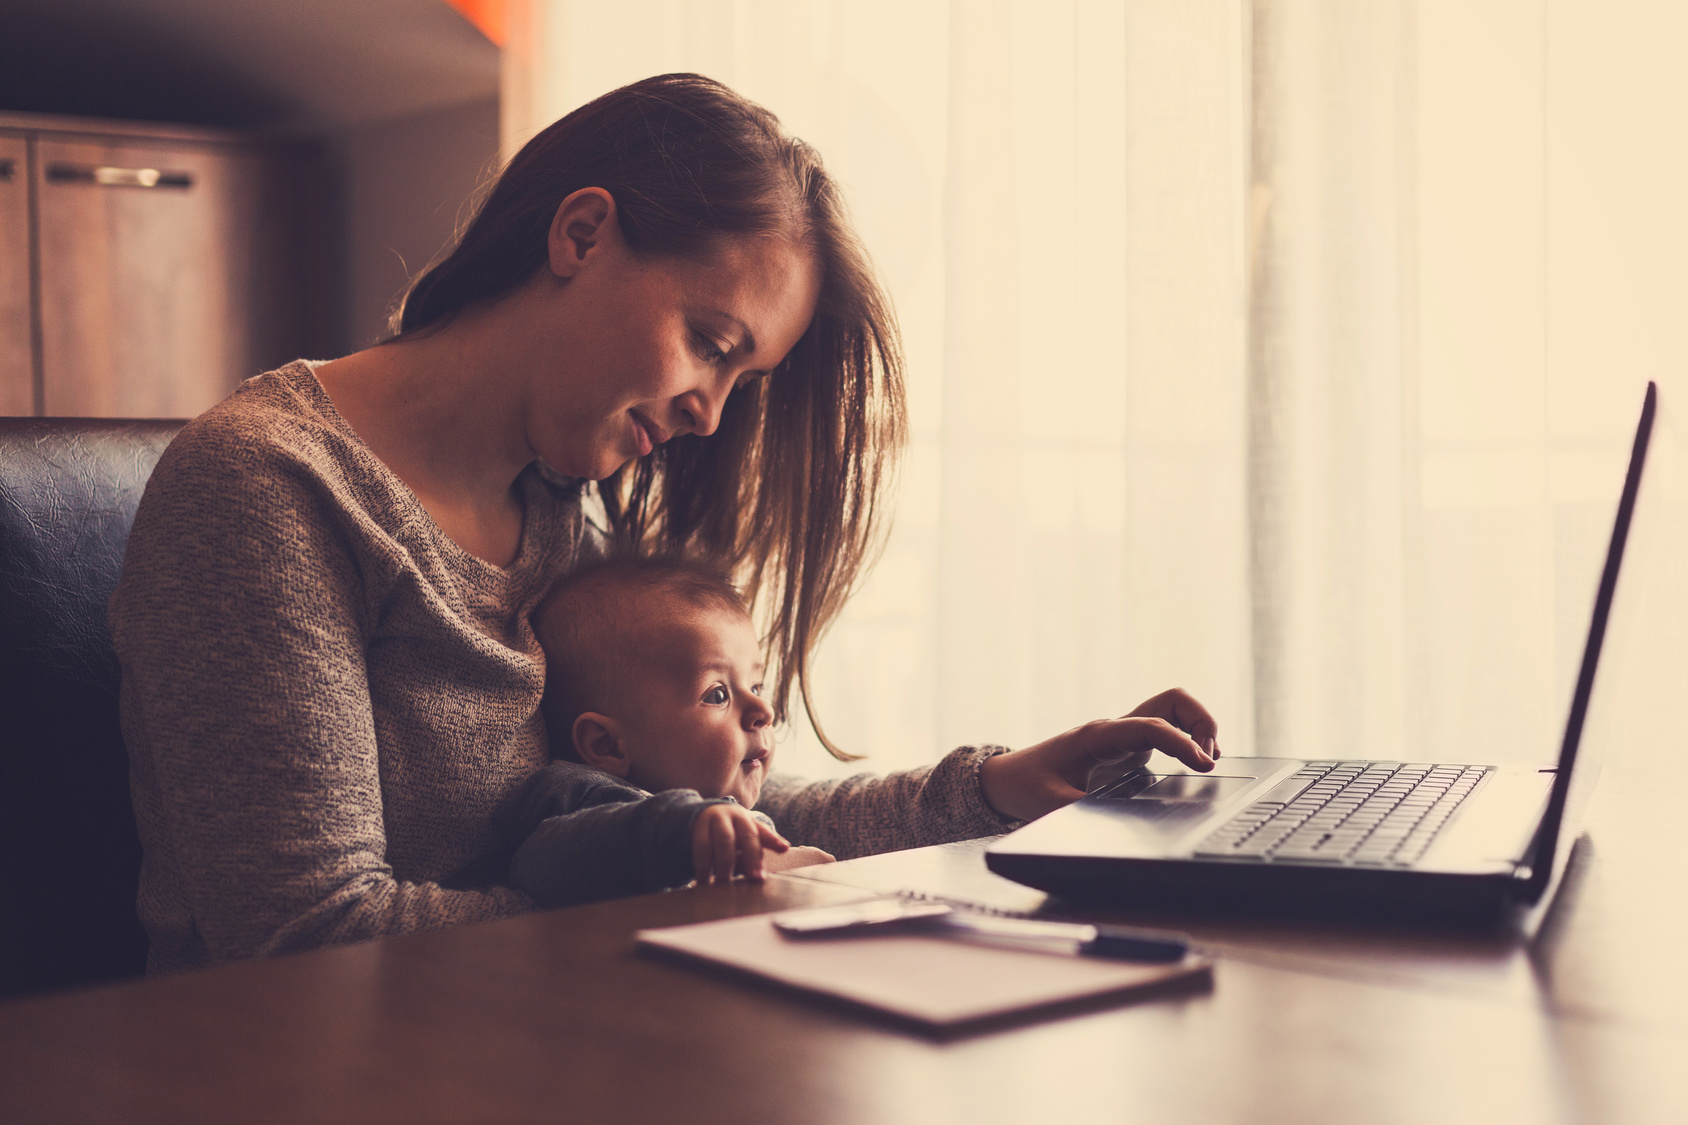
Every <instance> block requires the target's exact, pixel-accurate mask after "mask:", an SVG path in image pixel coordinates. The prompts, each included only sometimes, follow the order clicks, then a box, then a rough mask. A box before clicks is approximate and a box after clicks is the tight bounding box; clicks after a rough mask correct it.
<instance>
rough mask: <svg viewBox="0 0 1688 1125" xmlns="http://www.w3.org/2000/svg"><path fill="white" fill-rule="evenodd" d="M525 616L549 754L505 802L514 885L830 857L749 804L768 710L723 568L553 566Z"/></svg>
mask: <svg viewBox="0 0 1688 1125" xmlns="http://www.w3.org/2000/svg"><path fill="white" fill-rule="evenodd" d="M534 620H535V628H536V630H537V632H538V635H539V642H540V644H541V645H542V646H543V647H544V649H545V657H546V669H547V670H546V684H545V697H544V701H543V703H542V704H541V706H542V709H543V711H544V715H545V721H546V725H547V727H548V729H549V732H550V739H551V753H552V757H553V761H552V763H551V764H550V765H549V766H547V767H546V768H545V769H544V770H542V771H541V772H540V773H539V774H537V775H536V776H535V777H534V778H533V779H532V780H531V781H529V782H528V783H527V785H526V786H524V787H523V789H522V790H521V791H520V793H519V794H518V795H517V799H516V801H515V803H514V806H513V807H512V809H511V810H510V811H511V814H512V817H511V825H512V829H513V831H512V835H513V836H515V837H516V838H517V839H520V841H521V842H520V846H519V847H518V848H517V849H516V853H515V858H514V860H513V861H512V864H511V882H512V884H513V885H514V886H516V887H517V888H519V889H521V890H523V891H525V892H526V893H528V894H529V895H531V896H533V898H534V899H535V900H536V901H538V902H539V903H540V905H542V906H559V905H563V904H565V903H578V902H591V901H595V900H597V899H603V898H613V897H615V896H618V895H628V894H638V893H640V892H644V891H652V890H659V889H662V888H664V887H672V886H678V885H680V884H683V883H687V882H689V881H691V880H693V879H695V880H697V881H698V882H700V883H708V882H712V881H723V882H724V881H726V880H728V879H731V878H733V877H734V876H735V875H739V876H744V877H747V878H752V879H760V878H762V877H763V875H764V874H765V873H766V872H768V871H774V870H784V869H786V868H791V867H800V866H803V865H806V864H812V863H826V862H830V861H831V859H832V857H831V856H830V855H828V854H827V853H826V852H823V851H821V850H820V849H818V848H801V847H799V848H794V847H792V846H791V845H790V844H789V843H788V842H787V841H786V840H785V838H784V837H782V836H781V835H780V834H779V832H778V831H776V830H775V828H774V824H773V822H772V821H771V820H769V819H768V818H767V817H766V816H763V815H762V814H761V813H754V812H752V811H750V810H751V809H752V808H753V807H754V806H755V804H756V800H757V797H758V795H759V794H760V792H761V789H762V782H763V780H764V779H765V778H766V777H767V776H768V767H769V765H770V764H771V762H772V761H773V754H774V741H773V731H772V723H773V719H774V713H773V709H772V708H770V707H769V706H768V704H767V703H765V702H764V701H763V700H762V697H761V691H762V668H763V662H762V652H761V646H760V645H759V644H758V643H757V638H756V630H755V627H754V626H753V625H752V624H751V620H750V615H749V613H748V612H746V610H745V606H744V602H743V600H742V599H741V598H740V597H739V594H738V591H737V590H735V589H734V588H733V586H732V583H730V582H729V581H728V580H727V579H726V578H725V576H723V575H721V574H719V573H716V572H714V571H712V570H710V569H709V568H708V567H706V566H704V565H702V564H699V563H694V562H690V561H685V560H677V559H673V558H662V559H648V558H647V559H640V558H622V559H614V560H610V561H607V562H603V563H598V564H594V565H590V566H587V567H585V568H582V569H580V570H577V571H575V572H574V573H572V574H570V575H569V576H567V577H566V578H564V579H563V580H562V581H561V582H560V583H559V584H558V585H557V587H556V588H555V589H554V590H552V591H551V593H550V594H549V595H547V597H546V599H545V601H544V602H543V603H542V604H541V605H540V608H539V610H538V611H537V612H536V613H535V615H534ZM514 842H515V840H512V843H514Z"/></svg>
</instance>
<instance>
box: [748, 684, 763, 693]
mask: <svg viewBox="0 0 1688 1125" xmlns="http://www.w3.org/2000/svg"><path fill="white" fill-rule="evenodd" d="M750 694H751V695H761V694H762V685H761V684H751V685H750Z"/></svg>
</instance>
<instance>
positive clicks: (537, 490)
mask: <svg viewBox="0 0 1688 1125" xmlns="http://www.w3.org/2000/svg"><path fill="white" fill-rule="evenodd" d="M327 362H328V361H327V360H320V359H301V360H295V361H294V362H293V363H290V364H288V365H287V366H286V367H284V368H281V372H283V373H287V374H289V375H291V376H293V378H292V379H290V381H291V382H292V383H293V384H294V385H295V387H297V388H298V389H299V390H300V391H301V392H302V393H303V394H304V395H305V396H306V398H307V399H308V400H309V401H310V403H311V405H312V407H313V408H314V409H315V410H316V411H317V412H318V413H320V414H321V415H322V416H323V417H324V419H325V420H326V421H328V422H329V423H330V424H332V425H333V427H334V429H335V430H336V431H337V432H339V433H340V435H341V436H342V437H343V438H344V439H345V440H346V441H347V443H348V444H349V445H350V446H351V447H352V450H353V451H354V453H355V454H356V455H357V457H358V458H359V460H360V461H361V462H362V464H363V467H364V468H365V469H366V470H367V471H369V472H371V473H373V474H374V475H375V476H376V477H378V478H379V479H380V480H381V482H382V484H383V485H384V486H385V487H386V488H387V489H388V490H389V491H390V492H391V493H392V495H393V496H394V497H395V498H397V499H398V501H399V502H400V503H401V504H402V505H403V507H404V509H405V518H406V519H408V520H411V521H414V522H416V523H419V524H420V525H421V526H422V528H423V529H424V530H425V531H426V532H427V535H428V537H429V538H430V539H431V540H433V541H434V543H435V544H436V545H437V546H438V547H439V549H440V550H441V551H442V552H444V553H445V554H446V555H447V556H448V557H449V559H450V560H451V562H452V565H453V566H454V567H455V568H457V569H458V570H459V571H460V572H464V571H466V572H468V573H470V574H474V575H477V576H479V577H482V578H487V579H493V580H497V581H502V582H509V581H513V580H514V581H520V580H522V579H524V578H526V577H528V576H529V575H531V574H533V573H534V572H535V570H536V569H537V566H538V563H539V555H540V553H541V547H542V545H541V544H540V543H539V541H538V540H539V538H540V537H539V535H538V529H537V527H536V523H537V522H538V521H537V519H536V512H537V511H538V510H543V508H544V500H545V496H544V495H543V494H544V492H545V491H546V484H545V482H544V481H543V480H542V479H541V478H540V476H539V473H538V472H537V471H536V469H535V466H534V465H529V466H527V468H525V469H523V470H522V472H521V475H520V476H518V477H517V478H516V483H517V485H519V492H518V495H519V496H520V497H521V501H522V530H521V534H520V536H519V537H518V538H517V540H516V557H515V558H514V559H512V560H510V565H509V566H499V565H498V564H497V563H493V562H489V561H487V560H486V559H483V558H481V557H480V556H479V555H477V554H474V553H473V552H471V551H469V550H467V549H465V548H464V547H463V546H462V544H460V543H458V542H457V540H455V539H453V538H452V537H451V536H449V535H447V534H446V533H445V529H444V528H442V527H441V526H440V525H439V523H438V522H436V521H435V519H434V516H433V513H432V512H430V511H428V506H427V505H426V504H424V503H422V498H421V497H420V496H418V495H416V490H415V489H413V488H411V487H410V485H409V484H407V483H406V482H405V479H404V478H403V477H401V476H399V475H398V473H396V472H394V471H393V469H392V466H390V465H388V464H387V463H386V462H385V461H383V460H381V458H380V457H378V456H376V454H375V451H374V450H373V449H371V448H370V447H369V445H368V443H367V442H365V441H364V440H363V438H362V437H361V436H359V434H358V432H357V430H355V429H353V428H352V424H351V423H350V422H348V421H346V419H345V417H344V416H343V415H342V414H341V413H340V410H339V408H338V407H337V406H335V405H334V399H333V397H332V396H331V395H330V394H329V393H328V388H326V387H324V386H323V385H322V381H321V380H320V379H318V378H317V376H316V369H317V368H318V367H321V366H322V365H323V364H325V363H327Z"/></svg>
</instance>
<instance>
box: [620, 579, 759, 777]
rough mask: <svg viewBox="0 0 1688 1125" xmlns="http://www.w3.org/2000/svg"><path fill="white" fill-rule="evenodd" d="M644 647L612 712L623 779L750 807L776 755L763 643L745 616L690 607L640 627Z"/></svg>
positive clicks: (633, 663) (633, 664) (633, 662)
mask: <svg viewBox="0 0 1688 1125" xmlns="http://www.w3.org/2000/svg"><path fill="white" fill-rule="evenodd" d="M641 639H642V640H643V641H644V645H645V651H643V652H641V653H639V656H638V659H637V660H635V661H632V662H631V664H632V673H631V675H632V682H630V683H628V684H626V685H624V687H625V690H624V691H623V692H622V693H621V697H622V698H623V699H624V700H626V701H627V704H628V705H627V706H623V707H621V708H619V710H620V711H621V712H622V714H620V715H618V716H617V719H618V721H619V723H620V726H621V729H622V735H623V743H622V747H623V752H624V753H625V754H626V755H627V758H628V761H629V763H630V772H629V775H628V779H629V780H630V781H632V782H633V783H634V784H635V785H638V786H640V787H641V788H644V789H649V790H650V791H652V792H653V793H654V792H659V791H661V790H664V789H696V790H697V791H698V792H699V793H701V794H702V795H703V796H705V797H732V798H733V799H734V800H736V801H737V802H738V803H739V804H741V805H743V806H744V807H745V808H747V809H748V808H752V807H754V806H755V804H756V799H757V797H758V796H759V795H760V794H761V792H762V782H763V780H764V779H765V778H766V777H767V776H768V766H769V764H770V763H771V762H772V760H773V754H774V738H773V729H772V724H773V720H774V713H773V710H772V709H771V708H769V706H768V705H767V704H766V703H764V702H763V701H762V697H761V692H762V652H761V648H760V646H758V645H757V643H756V631H755V630H754V629H753V628H752V627H751V625H750V622H749V621H748V620H747V619H746V618H744V617H742V616H740V615H739V614H736V613H730V612H728V611H726V610H696V609H689V610H687V611H686V612H685V613H683V614H681V615H679V616H677V617H674V618H669V619H666V620H664V621H662V622H660V623H656V624H653V625H651V626H649V627H647V628H646V629H644V630H642V636H641Z"/></svg>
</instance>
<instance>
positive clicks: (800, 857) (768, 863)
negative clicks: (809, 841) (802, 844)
mask: <svg viewBox="0 0 1688 1125" xmlns="http://www.w3.org/2000/svg"><path fill="white" fill-rule="evenodd" d="M833 862H836V861H835V860H834V858H833V856H832V854H831V853H830V852H823V851H821V850H820V849H819V848H792V849H791V850H790V851H788V852H786V853H785V854H784V855H770V856H764V857H763V866H765V867H766V868H767V871H768V873H769V874H770V875H771V874H773V873H774V872H775V871H790V870H791V869H792V868H793V867H812V866H814V865H815V864H817V863H833Z"/></svg>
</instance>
